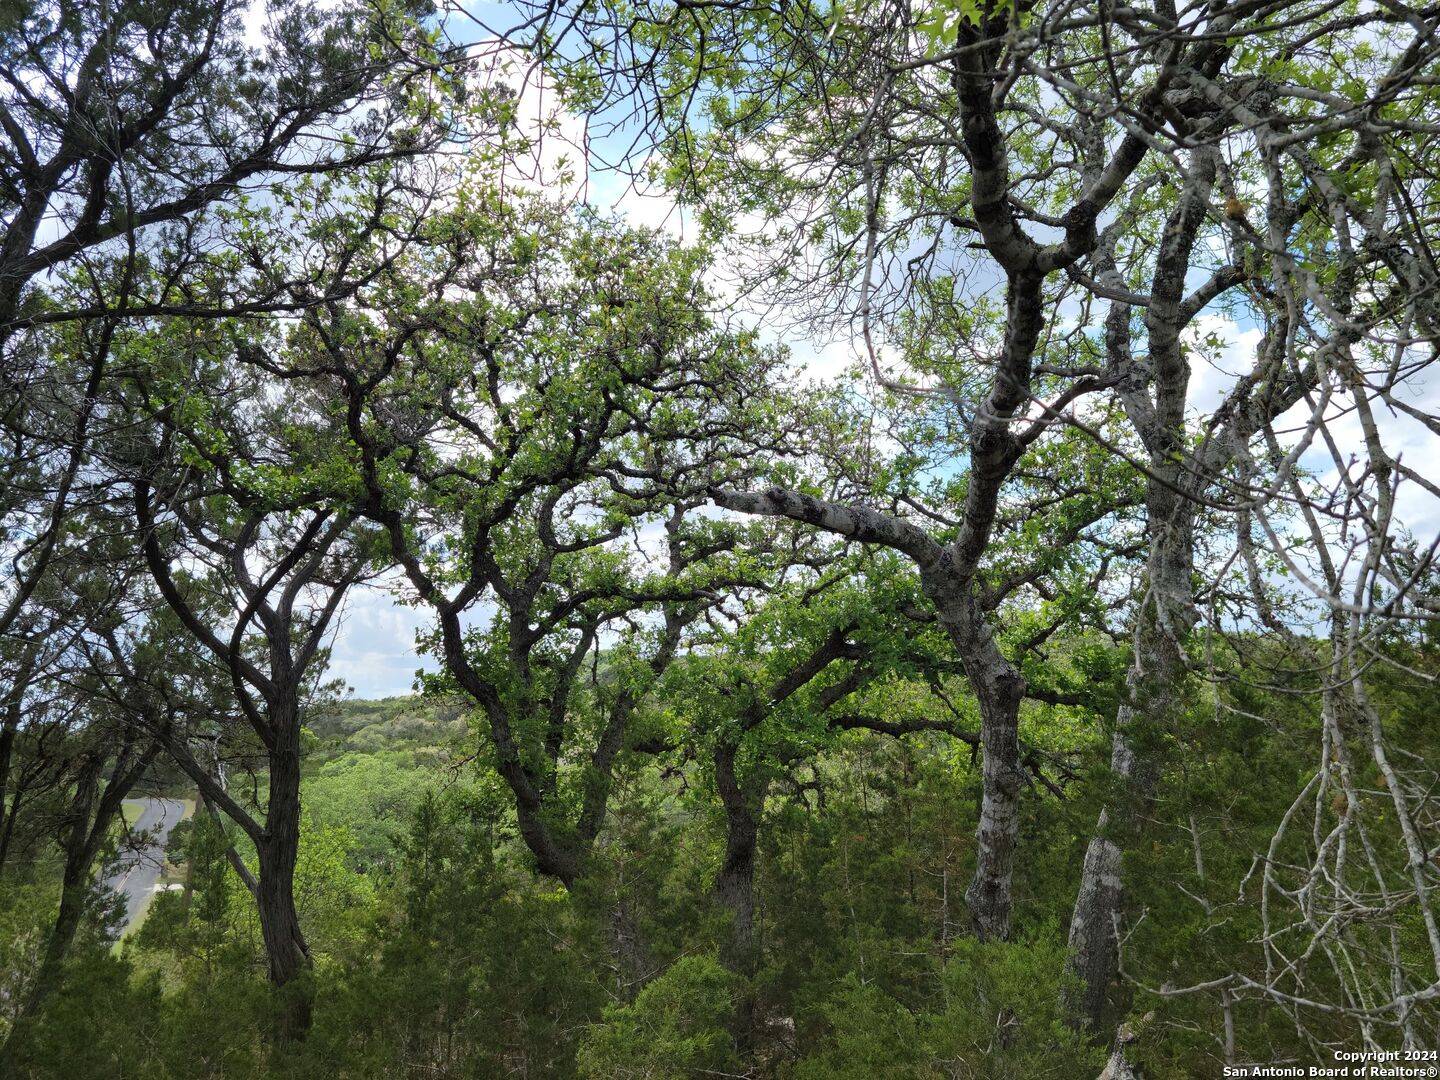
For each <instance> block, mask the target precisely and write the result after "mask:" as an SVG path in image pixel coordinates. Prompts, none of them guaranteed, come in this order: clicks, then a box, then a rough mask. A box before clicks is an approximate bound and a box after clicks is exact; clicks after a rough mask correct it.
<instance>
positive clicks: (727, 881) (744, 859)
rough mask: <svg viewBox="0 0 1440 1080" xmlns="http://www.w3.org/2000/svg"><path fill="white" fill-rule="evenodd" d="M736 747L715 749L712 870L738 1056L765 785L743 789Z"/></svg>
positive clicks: (748, 999) (751, 974) (747, 1027)
mask: <svg viewBox="0 0 1440 1080" xmlns="http://www.w3.org/2000/svg"><path fill="white" fill-rule="evenodd" d="M737 750H738V747H737V746H736V745H735V744H734V743H721V744H720V745H718V746H716V748H715V786H716V788H717V789H718V791H719V793H720V803H721V805H722V806H723V807H724V810H725V855H724V858H723V859H722V861H721V863H720V869H719V870H718V871H717V872H716V874H715V885H714V888H715V898H716V899H717V900H719V901H720V904H721V906H722V907H724V909H725V911H726V913H727V914H728V915H729V916H730V934H729V938H728V940H727V941H726V944H725V947H724V949H723V950H722V951H721V955H720V959H721V961H722V962H723V963H724V965H725V966H726V968H728V969H729V970H730V971H731V972H733V973H734V974H735V975H737V976H739V978H740V979H742V980H743V983H742V985H741V988H740V992H739V1000H738V1001H737V1002H736V1006H735V1022H734V1030H733V1035H734V1038H735V1044H736V1047H737V1049H739V1051H740V1053H741V1054H742V1055H744V1054H748V1053H749V1052H750V1050H751V1049H752V1048H753V1047H754V1045H755V1034H756V1030H755V1029H756V1023H757V1019H758V1017H757V1015H756V1013H757V1002H756V1000H755V987H754V982H753V980H754V978H755V972H756V969H757V967H758V962H759V950H758V947H757V943H756V940H755V851H756V847H757V845H758V841H759V834H760V820H759V819H760V808H761V806H763V804H764V801H765V791H764V788H765V786H766V785H765V784H764V782H763V781H762V782H760V784H759V785H758V787H759V790H758V791H757V790H750V791H747V790H746V788H745V787H744V785H743V784H742V782H741V780H740V777H739V775H738V774H737V772H736V769H735V755H736V752H737Z"/></svg>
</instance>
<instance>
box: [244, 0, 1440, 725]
mask: <svg viewBox="0 0 1440 1080" xmlns="http://www.w3.org/2000/svg"><path fill="white" fill-rule="evenodd" d="M261 2H263V0H261ZM482 7H490V8H494V7H496V5H482ZM518 70H519V68H518V65H517V63H516V61H515V58H514V57H513V56H512V55H505V54H500V55H497V56H495V57H494V59H493V60H492V61H491V63H490V64H489V65H488V68H487V71H488V72H489V74H488V75H482V76H481V78H497V77H499V78H504V79H505V80H506V81H507V82H508V83H510V84H511V85H514V84H515V83H516V82H518V81H521V80H519V79H517V71H518ZM523 85H524V90H523V92H522V96H521V108H520V116H521V121H522V123H524V124H525V125H526V126H527V127H529V128H530V130H531V131H532V132H534V133H536V134H535V145H536V149H535V153H534V156H533V158H531V159H529V160H525V161H521V162H518V163H516V164H514V165H513V166H511V167H509V168H508V169H507V176H506V177H505V180H506V183H507V184H511V185H518V186H524V187H531V188H538V189H543V190H545V191H546V192H547V193H548V194H551V195H561V196H567V197H569V198H572V199H575V200H577V201H584V202H586V203H588V204H590V205H592V206H595V207H598V208H601V209H605V210H611V211H614V212H616V213H618V214H620V215H622V216H623V217H624V218H625V219H626V220H627V221H629V222H630V223H631V224H634V225H636V226H644V227H653V228H662V229H664V230H666V231H667V232H669V233H671V234H672V235H674V236H675V237H677V238H680V239H689V238H691V234H692V233H693V228H692V227H691V223H690V222H689V221H687V220H686V215H685V214H684V212H683V211H682V210H680V209H679V208H677V207H676V206H675V205H674V203H673V202H672V201H671V200H670V199H669V198H667V197H666V196H665V195H664V194H663V193H661V192H658V191H655V190H647V191H640V190H636V188H635V187H634V186H633V184H632V183H631V181H630V179H629V178H628V177H622V176H620V175H619V174H616V173H613V172H612V173H603V172H589V173H587V172H586V171H585V169H584V162H585V152H584V150H585V145H586V143H585V132H584V128H583V126H582V125H581V123H580V122H579V121H578V120H577V119H576V118H574V117H572V116H568V115H566V114H565V113H563V112H562V111H561V110H559V108H558V105H557V102H556V99H555V94H554V92H553V90H552V89H551V88H550V87H548V86H547V85H546V84H545V83H544V81H543V79H541V78H539V77H535V76H532V77H529V78H526V79H524V80H523ZM997 285H998V282H997ZM717 291H718V292H719V293H720V294H721V295H724V294H726V293H728V292H729V291H730V290H729V289H728V288H727V287H726V283H725V282H717ZM1192 331H1193V335H1192V336H1193V338H1194V340H1195V341H1196V343H1197V344H1198V340H1199V338H1200V337H1202V336H1206V335H1213V336H1214V337H1215V338H1218V339H1219V340H1220V341H1221V342H1222V345H1221V347H1220V348H1219V349H1214V350H1206V349H1199V350H1197V351H1196V354H1192V362H1193V365H1194V373H1193V377H1192V383H1191V390H1190V401H1191V405H1192V407H1193V408H1194V409H1195V410H1196V411H1197V412H1204V411H1208V410H1209V409H1211V408H1213V407H1214V406H1215V405H1216V404H1217V403H1218V402H1219V401H1220V400H1221V399H1222V398H1223V396H1224V395H1225V393H1226V392H1227V391H1228V390H1229V389H1230V387H1231V386H1232V385H1233V384H1234V381H1235V379H1236V377H1237V376H1239V375H1240V374H1241V373H1243V372H1245V371H1246V370H1248V369H1249V368H1250V366H1251V365H1252V363H1253V360H1254V356H1255V348H1256V346H1257V345H1258V343H1259V341H1260V336H1261V335H1260V331H1259V330H1258V329H1256V328H1254V327H1247V326H1243V325H1240V324H1237V323H1235V322H1234V321H1232V320H1230V319H1229V318H1227V317H1225V316H1223V315H1220V314H1208V313H1207V314H1204V315H1201V316H1200V317H1199V318H1198V319H1197V320H1196V324H1195V325H1194V326H1193V327H1192ZM769 336H770V337H771V340H774V335H773V334H771V335H769ZM784 344H786V345H787V346H788V347H789V348H790V350H791V352H792V355H793V357H794V362H795V364H796V366H797V368H799V369H800V370H801V371H803V372H804V373H805V375H806V376H807V377H810V378H817V379H829V378H833V377H835V376H836V375H837V374H839V373H840V372H841V371H842V370H843V369H845V368H846V367H848V366H849V365H851V364H852V363H854V362H855V361H856V360H857V359H858V355H859V354H858V350H857V348H856V346H855V344H854V343H852V342H849V341H843V340H842V341H832V342H826V343H820V344H817V343H814V342H810V341H806V340H804V339H802V338H798V337H790V338H787V340H785V342H784ZM1412 395H1413V397H1414V399H1415V400H1414V403H1415V404H1417V405H1418V404H1421V403H1422V402H1425V401H1430V402H1432V403H1434V404H1435V405H1440V385H1437V384H1436V383H1435V380H1433V379H1432V380H1426V381H1423V382H1419V383H1417V385H1415V386H1414V387H1413V389H1412ZM1300 411H1303V407H1302V409H1301V410H1300ZM1430 411H1432V412H1434V411H1440V409H1437V408H1432V409H1431V410H1430ZM1296 415H1297V417H1299V415H1300V412H1298V411H1297V414H1296ZM1302 419H1303V418H1302ZM1382 423H1383V424H1384V425H1385V431H1384V436H1385V439H1386V441H1387V446H1388V449H1389V452H1390V453H1391V454H1392V455H1399V456H1401V457H1402V459H1403V460H1405V461H1406V462H1408V463H1409V464H1411V465H1412V466H1414V467H1417V468H1418V469H1419V471H1421V472H1422V473H1424V472H1427V471H1430V472H1434V471H1436V470H1435V469H1434V467H1432V466H1431V463H1432V462H1437V461H1440V439H1437V438H1436V436H1435V434H1434V433H1432V432H1430V431H1428V430H1426V429H1425V428H1424V427H1423V426H1422V425H1421V424H1419V423H1418V422H1416V421H1414V420H1411V419H1409V418H1407V417H1404V416H1389V415H1387V416H1384V417H1383V418H1382ZM1334 430H1335V433H1336V434H1337V436H1338V441H1339V443H1340V445H1341V446H1342V447H1348V446H1354V447H1357V448H1358V447H1359V446H1360V445H1361V442H1360V437H1359V428H1358V421H1357V420H1356V419H1355V418H1354V417H1353V416H1341V417H1339V418H1337V421H1336V423H1335V427H1334ZM1303 460H1304V463H1305V464H1306V465H1307V466H1308V467H1310V468H1311V469H1312V470H1313V471H1314V472H1316V473H1317V474H1318V475H1320V476H1321V477H1324V476H1326V475H1327V474H1329V475H1330V476H1332V477H1333V476H1334V467H1333V463H1332V461H1331V458H1330V455H1329V453H1328V452H1326V451H1325V450H1324V449H1323V447H1319V446H1317V447H1316V448H1314V449H1313V450H1312V451H1311V453H1310V454H1308V455H1307V456H1306V458H1305V459H1303ZM1411 489H1412V490H1410V491H1403V490H1402V495H1401V499H1400V508H1401V515H1402V518H1403V520H1405V522H1406V524H1407V525H1408V527H1409V528H1410V529H1411V530H1412V532H1413V533H1414V535H1415V536H1416V537H1417V539H1419V540H1420V542H1421V543H1422V545H1423V544H1425V543H1428V542H1429V539H1430V538H1433V537H1434V536H1435V535H1436V532H1437V529H1440V505H1437V503H1436V501H1435V500H1434V499H1432V498H1430V497H1429V496H1428V495H1426V494H1425V493H1423V492H1421V491H1419V490H1418V489H1417V488H1416V487H1415V485H1411ZM398 585H399V582H398V580H397V581H395V582H393V583H392V589H391V590H387V589H386V588H384V587H380V588H370V589H368V590H364V591H362V592H359V593H356V594H354V595H353V596H352V598H351V600H350V601H349V603H348V605H347V610H346V612H345V615H344V619H343V621H342V622H341V624H340V626H339V629H338V632H337V634H336V638H335V642H334V649H333V652H332V664H331V673H332V674H333V675H334V676H336V677H338V678H342V679H344V680H345V682H346V683H347V684H348V685H349V686H350V687H351V688H352V689H353V692H354V694H355V696H357V697H361V698H377V697H388V696H393V695H398V694H408V693H411V692H412V691H413V689H414V680H415V674H416V670H417V668H419V667H421V666H422V664H424V663H425V662H424V661H422V659H421V658H420V657H419V656H417V654H416V651H415V640H416V634H417V631H420V630H422V629H424V628H425V627H427V626H428V625H429V620H428V617H427V616H426V613H425V610H424V609H423V608H412V607H409V606H405V605H403V604H401V603H400V602H399V601H398V599H397V595H396V593H395V592H394V591H393V588H395V587H398ZM426 666H430V665H426Z"/></svg>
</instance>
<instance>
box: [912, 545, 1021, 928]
mask: <svg viewBox="0 0 1440 1080" xmlns="http://www.w3.org/2000/svg"><path fill="white" fill-rule="evenodd" d="M925 588H926V592H927V593H928V594H929V596H930V598H931V600H932V601H933V602H934V603H935V606H936V609H937V611H938V612H939V615H940V621H941V624H942V625H943V626H944V627H945V629H946V631H947V632H948V633H949V635H950V640H951V642H952V643H953V644H954V646H955V652H956V655H957V656H958V657H959V658H960V664H961V666H962V667H963V668H964V669H965V675H966V678H967V680H968V681H969V683H970V688H971V691H972V692H973V693H974V694H975V699H976V702H977V703H978V705H979V708H980V748H981V753H982V756H983V765H982V784H983V789H982V793H981V798H980V824H979V827H978V829H977V830H976V853H975V876H974V878H973V879H972V880H971V882H970V886H969V888H967V889H966V890H965V903H966V906H967V907H968V908H969V911H970V921H971V924H972V925H973V927H974V930H975V936H976V937H977V938H979V939H980V940H981V941H1005V940H1006V939H1008V938H1009V936H1010V916H1011V908H1012V904H1013V897H1012V890H1011V885H1012V879H1013V878H1014V874H1015V852H1016V848H1017V846H1018V841H1019V836H1020V792H1021V789H1022V788H1023V787H1024V775H1023V773H1022V771H1021V765H1020V703H1021V701H1023V700H1024V698H1025V677H1024V676H1023V675H1021V674H1020V672H1019V670H1018V669H1017V668H1016V667H1015V665H1014V664H1012V663H1010V661H1009V660H1007V659H1006V658H1005V655H1004V654H1003V653H1002V652H1001V651H1000V647H999V646H998V645H997V644H996V643H995V636H994V634H993V633H992V632H991V629H990V627H989V625H988V623H987V621H986V618H985V614H984V612H982V611H981V610H980V606H979V604H978V603H977V601H976V599H975V598H974V596H973V595H971V593H970V582H969V581H968V579H961V580H958V581H957V580H955V578H954V576H953V575H951V574H949V573H947V571H946V568H945V565H944V564H943V563H942V564H941V565H939V566H936V567H931V568H929V571H928V573H927V574H926V576H925Z"/></svg>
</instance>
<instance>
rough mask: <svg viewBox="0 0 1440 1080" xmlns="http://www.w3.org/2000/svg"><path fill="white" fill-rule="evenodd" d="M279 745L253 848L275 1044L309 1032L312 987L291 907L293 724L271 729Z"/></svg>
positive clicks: (296, 822)
mask: <svg viewBox="0 0 1440 1080" xmlns="http://www.w3.org/2000/svg"><path fill="white" fill-rule="evenodd" d="M275 730H276V731H277V732H282V733H288V734H282V745H279V746H277V747H275V748H274V749H272V751H271V753H270V801H269V806H268V809H267V813H266V819H265V836H264V840H263V841H262V842H261V843H260V844H258V845H257V851H256V854H257V855H258V856H259V862H260V873H259V875H258V879H257V882H256V886H257V887H256V890H255V903H256V908H257V911H258V913H259V916H260V933H261V936H262V937H263V939H264V942H265V956H266V959H267V961H268V963H269V968H270V982H271V984H272V985H273V986H274V987H275V990H276V992H277V998H278V1001H277V1006H278V1013H277V1016H276V1026H275V1038H276V1042H277V1044H285V1043H292V1042H297V1041H300V1040H303V1039H304V1038H305V1036H306V1034H307V1033H308V1032H309V1030H310V1019H311V1011H312V1005H313V1000H314V987H313V985H312V984H311V981H310V979H309V973H310V968H311V961H310V949H309V947H308V946H307V945H306V944H305V935H304V933H303V932H302V931H301V928H300V916H299V913H298V912H297V910H296V908H295V864H296V861H297V859H298V857H299V849H300V747H299V725H298V724H296V723H291V724H279V723H277V724H276V726H275Z"/></svg>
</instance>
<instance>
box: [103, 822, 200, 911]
mask: <svg viewBox="0 0 1440 1080" xmlns="http://www.w3.org/2000/svg"><path fill="white" fill-rule="evenodd" d="M129 801H131V802H139V803H143V804H144V807H143V809H142V810H141V811H140V818H139V820H137V821H136V822H135V824H134V825H132V826H131V827H130V830H131V832H134V833H142V832H150V833H153V834H154V835H153V838H152V840H151V843H150V845H149V846H148V847H146V848H145V850H143V851H138V852H126V853H125V855H124V856H122V859H121V862H120V865H119V867H118V868H117V869H116V871H115V873H114V874H112V875H111V876H110V877H108V878H106V879H105V884H106V886H108V887H109V888H111V889H114V890H115V891H116V892H118V893H120V894H122V895H123V896H124V897H125V926H124V931H128V930H129V929H130V927H131V926H132V925H133V924H134V922H135V920H136V918H137V917H138V916H139V915H140V913H141V912H142V911H144V910H145V908H146V906H147V905H148V904H149V903H150V898H151V896H153V895H154V893H155V883H156V882H157V881H159V880H160V868H161V866H162V865H163V864H164V862H165V842H166V841H167V840H169V839H170V830H171V829H173V828H174V827H175V826H176V825H178V824H179V823H180V819H181V818H183V817H184V816H185V810H186V806H185V803H183V802H181V801H180V800H179V799H132V800H129Z"/></svg>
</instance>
